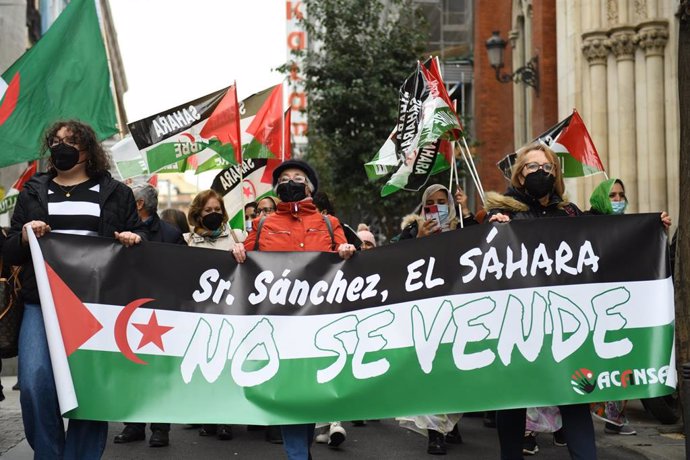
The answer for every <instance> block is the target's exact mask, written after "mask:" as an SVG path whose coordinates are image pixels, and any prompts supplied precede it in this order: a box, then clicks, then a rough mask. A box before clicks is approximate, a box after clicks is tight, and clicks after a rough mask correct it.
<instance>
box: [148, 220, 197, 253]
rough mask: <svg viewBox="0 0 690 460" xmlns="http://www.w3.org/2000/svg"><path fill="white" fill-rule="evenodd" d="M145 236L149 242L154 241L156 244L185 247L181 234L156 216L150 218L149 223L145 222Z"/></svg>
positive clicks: (185, 243)
mask: <svg viewBox="0 0 690 460" xmlns="http://www.w3.org/2000/svg"><path fill="white" fill-rule="evenodd" d="M144 225H145V226H146V235H147V237H148V240H149V241H155V242H157V243H171V244H184V245H185V246H187V242H186V241H185V240H184V237H183V236H182V232H181V231H180V230H179V229H178V228H177V227H174V226H172V225H170V224H169V223H167V222H165V221H163V220H161V218H160V217H158V214H154V215H153V216H151V220H150V221H145V222H144Z"/></svg>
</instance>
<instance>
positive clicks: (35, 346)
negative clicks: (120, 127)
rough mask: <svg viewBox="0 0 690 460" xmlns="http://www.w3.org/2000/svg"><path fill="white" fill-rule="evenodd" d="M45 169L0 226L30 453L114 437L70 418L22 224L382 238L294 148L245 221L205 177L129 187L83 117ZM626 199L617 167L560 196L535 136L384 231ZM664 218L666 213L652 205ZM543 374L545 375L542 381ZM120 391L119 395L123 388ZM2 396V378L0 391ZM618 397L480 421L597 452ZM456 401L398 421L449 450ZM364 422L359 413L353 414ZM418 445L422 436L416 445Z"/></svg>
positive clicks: (205, 242)
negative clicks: (161, 199)
mask: <svg viewBox="0 0 690 460" xmlns="http://www.w3.org/2000/svg"><path fill="white" fill-rule="evenodd" d="M44 148H45V151H46V152H49V154H50V156H49V160H48V168H47V172H44V173H38V174H36V175H35V176H34V177H33V178H32V179H31V180H29V181H28V182H27V183H26V184H25V186H24V189H23V190H22V192H21V193H20V195H19V197H18V199H17V204H16V207H15V209H14V213H13V216H12V220H11V227H10V229H9V231H8V232H7V234H6V235H4V234H3V238H2V239H1V240H0V242H1V243H2V255H3V262H4V264H5V266H6V267H7V266H17V267H21V271H20V281H21V291H20V296H21V300H22V301H23V303H24V314H23V319H22V325H21V330H20V334H19V360H18V364H19V370H18V377H19V382H18V386H19V390H20V392H21V393H20V402H21V408H22V419H23V423H24V431H25V434H26V438H27V440H28V442H29V444H30V446H31V447H32V449H33V450H34V453H35V458H46V459H61V458H68V459H72V458H74V459H76V458H85V459H92V458H100V457H101V456H102V455H103V452H104V450H105V447H106V444H107V442H108V439H107V433H108V424H107V422H101V421H88V420H70V421H69V425H68V429H67V431H65V429H64V425H63V419H62V417H61V415H60V410H59V406H58V399H57V393H56V389H55V383H54V379H53V374H52V367H51V362H50V354H49V350H48V343H47V340H46V332H45V327H44V323H43V316H42V313H41V304H40V299H39V296H38V289H37V285H36V278H35V275H34V272H33V265H32V263H31V254H30V250H29V245H28V235H27V229H31V230H32V231H33V233H34V234H35V235H36V237H37V238H41V237H42V236H43V235H45V234H46V233H48V232H59V233H71V234H78V235H89V236H100V237H109V238H115V239H117V240H118V241H119V242H120V243H122V244H123V245H124V246H134V245H137V244H139V243H140V242H141V241H142V240H148V241H156V242H162V243H169V244H180V245H188V246H192V247H203V248H213V249H217V250H221V251H227V252H229V253H230V254H231V256H232V257H233V258H234V260H235V261H236V262H237V263H240V264H241V263H244V262H245V260H246V258H247V252H248V251H277V252H290V251H324V252H333V253H337V254H338V255H339V256H340V257H341V258H342V259H345V260H347V259H349V258H350V257H352V255H353V254H355V252H356V251H365V250H376V247H377V246H378V245H379V244H380V240H381V239H380V238H377V236H376V235H375V234H374V233H372V231H371V230H370V229H369V227H368V226H367V225H366V224H359V225H358V227H357V229H356V230H354V229H352V228H351V227H349V226H348V225H346V224H344V223H342V222H341V221H340V220H339V219H338V218H337V217H336V216H335V211H334V209H333V206H332V204H331V201H330V199H329V197H328V195H327V194H326V193H324V192H323V191H320V190H319V180H318V175H317V173H316V171H315V170H314V169H313V168H312V167H311V166H310V165H309V164H308V163H306V162H304V161H301V160H287V161H284V162H283V163H281V164H280V165H279V166H278V167H276V168H275V169H274V170H273V176H272V179H273V192H274V193H273V194H271V195H268V196H265V197H261V198H260V199H259V200H258V201H256V202H251V203H247V204H246V205H245V206H244V214H245V216H246V221H245V227H244V228H243V229H236V228H231V227H230V224H229V221H230V216H229V215H228V212H227V210H226V208H225V203H224V200H223V197H222V196H221V195H219V194H218V193H217V192H215V191H213V190H205V191H202V192H200V193H198V194H197V195H196V196H195V197H194V199H193V200H192V202H191V204H190V206H189V211H188V213H187V214H186V215H185V214H184V213H183V212H182V211H179V210H175V209H166V210H163V211H159V209H158V191H157V190H156V188H155V187H153V186H152V185H150V184H147V183H146V184H139V185H133V186H131V187H129V186H127V185H125V184H123V183H122V182H119V181H117V180H115V179H113V178H112V176H111V174H110V173H109V169H110V164H111V162H110V158H109V155H108V154H107V152H106V151H105V150H104V149H103V147H102V146H101V144H100V143H99V142H98V140H97V138H96V135H95V133H94V131H93V130H92V129H91V127H90V126H88V125H87V124H84V123H81V122H78V121H73V120H70V121H61V122H57V123H55V124H54V125H53V126H51V127H50V128H49V129H48V131H47V132H46V135H45V139H44ZM627 204H628V200H627V197H626V195H625V186H624V184H623V181H622V180H620V179H616V178H614V179H607V180H604V181H602V182H601V183H600V184H599V185H598V187H596V189H595V190H594V192H593V193H592V196H591V198H590V205H591V208H590V209H589V210H588V211H586V212H583V211H582V210H580V209H579V208H578V207H577V206H576V205H575V204H574V203H571V202H569V201H568V200H567V198H566V195H565V186H564V182H563V177H562V172H561V168H560V167H559V162H558V158H557V156H556V155H555V154H554V152H553V151H552V150H551V149H550V148H548V147H546V146H544V145H542V144H540V143H534V144H530V145H528V146H526V147H523V148H522V149H521V150H520V151H519V152H518V155H517V158H516V162H515V164H514V166H513V169H512V176H511V179H510V185H509V187H508V189H507V191H506V192H505V193H503V194H499V193H488V194H487V196H486V202H485V208H484V209H482V210H479V211H478V212H477V213H476V214H474V213H472V212H471V210H470V208H469V206H468V197H467V195H466V194H465V192H464V191H463V190H462V189H460V188H459V187H458V188H456V189H455V190H449V189H448V188H447V187H445V186H443V185H440V184H433V185H430V186H428V187H427V188H426V189H425V190H424V191H423V192H422V194H421V200H420V202H419V204H418V206H417V207H416V209H415V210H414V212H412V213H411V214H409V215H407V216H405V217H404V218H403V219H402V222H401V226H400V233H399V234H398V235H397V236H395V237H394V238H392V239H391V243H393V244H394V243H395V242H396V241H399V240H404V239H414V238H433V237H434V235H437V234H439V233H443V232H457V235H458V237H459V238H462V229H463V228H464V227H466V226H471V225H482V224H485V223H488V222H497V223H506V222H510V221H511V220H516V219H540V218H544V217H562V218H577V217H578V216H581V215H583V214H595V215H610V214H623V213H625V210H626V207H627ZM660 225H663V226H664V227H665V228H666V229H668V228H669V227H670V225H671V219H670V217H669V216H668V214H666V213H665V212H661V213H660ZM545 384H546V385H548V383H545ZM119 397H122V395H119ZM2 399H4V396H3V395H2V387H1V386H0V400H2ZM625 406H626V402H625V401H604V402H601V403H597V404H572V405H563V406H558V407H541V408H521V409H507V410H498V411H495V412H487V413H486V414H484V417H485V418H484V423H485V425H486V426H488V427H495V428H496V429H497V434H498V441H499V443H500V449H501V458H502V459H506V460H512V459H521V458H523V455H534V454H536V453H537V452H538V450H539V447H538V444H537V438H536V434H537V433H552V435H551V436H552V442H553V443H554V444H556V445H557V446H562V447H563V448H564V449H566V448H567V450H568V451H569V454H570V456H571V458H578V459H579V458H582V459H585V458H586V459H595V458H596V457H597V453H596V444H595V432H594V425H593V423H592V417H593V416H594V417H599V418H602V419H604V420H605V421H606V424H605V432H606V433H608V434H611V435H634V434H635V430H634V428H633V427H631V426H630V424H629V423H628V421H627V419H626V416H625ZM461 418H462V414H459V413H454V414H429V415H422V416H410V417H400V418H399V421H400V425H401V426H402V427H405V428H408V429H411V430H414V431H416V432H418V433H420V434H421V435H422V436H424V437H425V438H426V439H427V441H426V443H427V444H426V451H427V453H428V454H434V455H443V454H445V453H446V443H462V436H461V431H462V430H461V426H460V425H461ZM123 422H124V426H123V429H122V432H121V433H119V434H118V435H117V436H115V438H114V440H113V441H114V442H115V443H130V442H134V441H143V440H145V439H146V434H147V432H146V424H144V423H129V422H127V421H123ZM153 422H154V421H152V423H151V424H150V426H149V429H150V432H151V434H150V436H149V445H150V446H151V447H164V446H168V445H169V444H170V439H169V432H170V424H168V423H153ZM351 423H353V424H355V425H360V426H363V425H365V424H366V422H365V421H352V422H351ZM195 428H198V430H199V435H200V436H209V437H216V438H217V439H219V440H226V441H227V440H231V439H232V438H233V428H234V429H237V427H236V426H235V427H232V426H230V425H223V424H220V425H206V424H205V425H200V426H197V427H195ZM247 429H249V430H265V433H266V440H267V442H271V443H281V444H283V446H284V450H285V453H286V455H287V457H288V458H289V459H291V460H297V459H299V460H303V459H304V460H306V459H310V458H311V445H312V443H313V442H317V443H326V444H328V445H329V446H331V447H338V446H340V445H341V444H342V443H343V442H345V441H346V439H347V433H346V430H345V427H344V425H343V423H341V422H340V421H333V422H331V423H329V424H318V425H317V424H313V423H311V424H300V425H284V426H269V427H259V426H249V427H247ZM420 449H421V446H420Z"/></svg>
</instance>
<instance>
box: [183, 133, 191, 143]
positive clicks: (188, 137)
mask: <svg viewBox="0 0 690 460" xmlns="http://www.w3.org/2000/svg"><path fill="white" fill-rule="evenodd" d="M182 136H184V137H186V138H187V139H189V142H194V136H192V135H191V134H189V133H182V134H180V137H182Z"/></svg>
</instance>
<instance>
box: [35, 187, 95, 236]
mask: <svg viewBox="0 0 690 460" xmlns="http://www.w3.org/2000/svg"><path fill="white" fill-rule="evenodd" d="M99 192H100V185H98V182H97V181H96V180H95V179H89V180H87V181H86V182H82V183H81V184H78V185H76V186H72V185H70V186H69V187H64V186H60V185H58V184H56V183H55V182H53V181H51V182H50V184H49V185H48V215H49V216H50V228H51V230H52V231H53V232H57V233H71V234H73V235H89V236H98V227H99V223H100V217H101V207H100V205H99V204H98V196H99ZM68 195H69V196H68Z"/></svg>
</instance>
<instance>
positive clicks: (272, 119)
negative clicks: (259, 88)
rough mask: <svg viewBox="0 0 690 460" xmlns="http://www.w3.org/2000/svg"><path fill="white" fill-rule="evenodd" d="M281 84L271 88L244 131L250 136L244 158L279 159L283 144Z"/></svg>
mask: <svg viewBox="0 0 690 460" xmlns="http://www.w3.org/2000/svg"><path fill="white" fill-rule="evenodd" d="M283 125H284V112H283V84H282V83H281V84H279V85H276V86H274V87H273V89H272V90H271V94H270V96H269V97H268V99H267V100H266V101H265V102H264V104H263V105H262V106H261V108H260V109H259V111H258V112H257V113H256V116H255V117H254V119H253V120H252V122H251V123H250V124H249V126H248V127H247V129H246V132H247V134H248V135H250V136H252V138H251V140H250V142H249V145H247V147H246V148H245V152H244V157H245V158H281V156H282V152H283V143H284V132H285V129H284V126H283Z"/></svg>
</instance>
